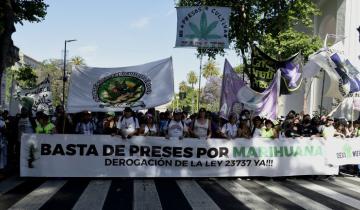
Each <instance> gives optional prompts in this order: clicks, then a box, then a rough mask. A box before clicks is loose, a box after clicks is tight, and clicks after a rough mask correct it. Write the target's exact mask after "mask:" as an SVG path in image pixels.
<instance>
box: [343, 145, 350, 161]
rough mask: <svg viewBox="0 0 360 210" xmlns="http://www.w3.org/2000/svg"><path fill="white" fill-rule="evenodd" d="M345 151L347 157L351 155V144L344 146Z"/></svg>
mask: <svg viewBox="0 0 360 210" xmlns="http://www.w3.org/2000/svg"><path fill="white" fill-rule="evenodd" d="M343 151H344V153H345V155H346V157H347V158H349V157H351V146H350V145H349V144H345V145H344V146H343Z"/></svg>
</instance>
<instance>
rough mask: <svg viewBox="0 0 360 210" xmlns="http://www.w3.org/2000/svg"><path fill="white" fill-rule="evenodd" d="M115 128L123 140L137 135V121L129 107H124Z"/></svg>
mask: <svg viewBox="0 0 360 210" xmlns="http://www.w3.org/2000/svg"><path fill="white" fill-rule="evenodd" d="M116 127H117V129H118V133H119V134H120V135H121V137H122V138H123V139H127V138H131V137H132V136H135V135H138V134H139V129H140V126H139V121H138V119H137V118H136V117H135V116H134V115H133V111H132V109H131V108H130V107H125V109H124V114H123V116H122V117H121V118H119V121H118V123H117V126H116Z"/></svg>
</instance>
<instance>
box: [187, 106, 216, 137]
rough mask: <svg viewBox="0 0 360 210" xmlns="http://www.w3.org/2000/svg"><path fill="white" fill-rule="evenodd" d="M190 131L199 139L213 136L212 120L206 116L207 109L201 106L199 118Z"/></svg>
mask: <svg viewBox="0 0 360 210" xmlns="http://www.w3.org/2000/svg"><path fill="white" fill-rule="evenodd" d="M190 133H191V134H192V135H193V136H194V137H195V138H199V139H208V138H210V137H211V120H209V119H207V118H206V109H205V108H201V109H200V110H199V115H198V118H197V119H195V121H194V123H193V124H192V127H191V129H190Z"/></svg>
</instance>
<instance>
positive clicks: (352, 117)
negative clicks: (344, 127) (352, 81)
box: [351, 94, 354, 128]
mask: <svg viewBox="0 0 360 210" xmlns="http://www.w3.org/2000/svg"><path fill="white" fill-rule="evenodd" d="M351 127H352V128H354V94H353V95H352V108H351Z"/></svg>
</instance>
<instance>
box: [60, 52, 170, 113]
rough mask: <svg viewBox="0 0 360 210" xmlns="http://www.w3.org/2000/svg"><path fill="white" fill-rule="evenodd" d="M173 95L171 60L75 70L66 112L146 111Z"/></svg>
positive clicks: (72, 75) (83, 67) (78, 68)
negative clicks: (125, 109) (128, 109)
mask: <svg viewBox="0 0 360 210" xmlns="http://www.w3.org/2000/svg"><path fill="white" fill-rule="evenodd" d="M173 94H174V76H173V65H172V58H171V57H170V58H166V59H163V60H158V61H154V62H151V63H146V64H143V65H138V66H129V67H119V68H95V67H86V66H77V67H76V69H74V70H73V71H72V74H71V80H70V87H69V97H68V102H67V111H68V112H69V113H74V112H81V111H84V110H87V111H94V112H108V111H122V110H123V109H124V108H125V107H132V108H133V109H134V110H138V109H147V108H152V107H156V106H160V105H163V104H166V103H168V102H169V101H171V100H172V98H173Z"/></svg>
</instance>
